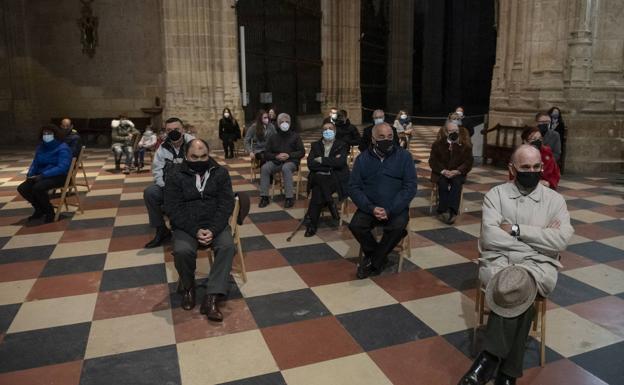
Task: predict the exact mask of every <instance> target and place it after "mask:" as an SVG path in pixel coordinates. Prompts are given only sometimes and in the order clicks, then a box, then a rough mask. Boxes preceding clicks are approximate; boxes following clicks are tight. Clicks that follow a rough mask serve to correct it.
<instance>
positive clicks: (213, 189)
mask: <svg viewBox="0 0 624 385" xmlns="http://www.w3.org/2000/svg"><path fill="white" fill-rule="evenodd" d="M209 172H210V175H209V176H208V181H207V182H206V186H205V188H204V192H203V193H200V192H199V191H198V190H197V187H196V180H195V179H196V178H195V175H196V174H195V172H194V171H193V170H191V169H189V168H188V165H187V163H186V162H183V163H180V164H178V165H176V166H175V167H174V169H173V170H172V171H171V172H169V173H168V174H167V180H166V181H165V195H164V196H165V199H164V201H165V212H166V213H167V215H169V220H170V222H171V225H172V226H173V228H174V229H179V230H182V231H184V232H186V233H187V234H189V235H191V236H193V237H195V236H197V230H199V229H208V230H210V231H211V232H212V234H213V235H214V236H215V237H216V236H217V235H218V234H219V233H220V232H221V231H223V230H224V229H225V228H226V226H227V225H228V221H229V219H230V216H231V215H232V211H233V210H234V193H233V192H232V181H231V180H230V175H229V174H228V172H227V170H226V169H225V168H223V167H221V166H219V164H218V163H217V162H215V161H214V159H212V158H210V168H209Z"/></svg>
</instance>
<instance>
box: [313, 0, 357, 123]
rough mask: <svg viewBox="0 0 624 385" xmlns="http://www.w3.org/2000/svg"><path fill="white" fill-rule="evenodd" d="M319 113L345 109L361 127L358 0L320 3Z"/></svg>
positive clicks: (327, 0) (326, 0)
mask: <svg viewBox="0 0 624 385" xmlns="http://www.w3.org/2000/svg"><path fill="white" fill-rule="evenodd" d="M321 9H322V11H323V20H322V25H321V59H322V60H323V68H322V70H321V71H322V73H321V90H322V92H323V94H324V95H325V101H324V102H323V105H322V110H323V111H322V113H323V115H326V113H327V110H328V109H329V107H331V106H337V107H338V108H342V109H345V110H346V111H347V112H348V113H349V119H350V120H351V123H353V124H361V123H362V93H361V90H360V0H321Z"/></svg>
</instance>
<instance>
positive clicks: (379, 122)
mask: <svg viewBox="0 0 624 385" xmlns="http://www.w3.org/2000/svg"><path fill="white" fill-rule="evenodd" d="M373 122H375V124H381V123H383V122H384V118H373Z"/></svg>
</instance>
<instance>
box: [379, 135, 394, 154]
mask: <svg viewBox="0 0 624 385" xmlns="http://www.w3.org/2000/svg"><path fill="white" fill-rule="evenodd" d="M374 146H375V149H376V150H377V151H379V152H380V153H382V154H383V155H384V156H386V155H388V154H390V153H391V152H392V150H393V143H392V139H384V140H378V141H376V142H375V144H374Z"/></svg>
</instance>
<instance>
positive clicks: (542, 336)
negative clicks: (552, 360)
mask: <svg viewBox="0 0 624 385" xmlns="http://www.w3.org/2000/svg"><path fill="white" fill-rule="evenodd" d="M540 318H541V319H540V321H541V325H540V326H541V331H540V366H541V367H542V368H543V367H544V364H545V363H546V299H544V300H543V301H542V304H541V306H540Z"/></svg>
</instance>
